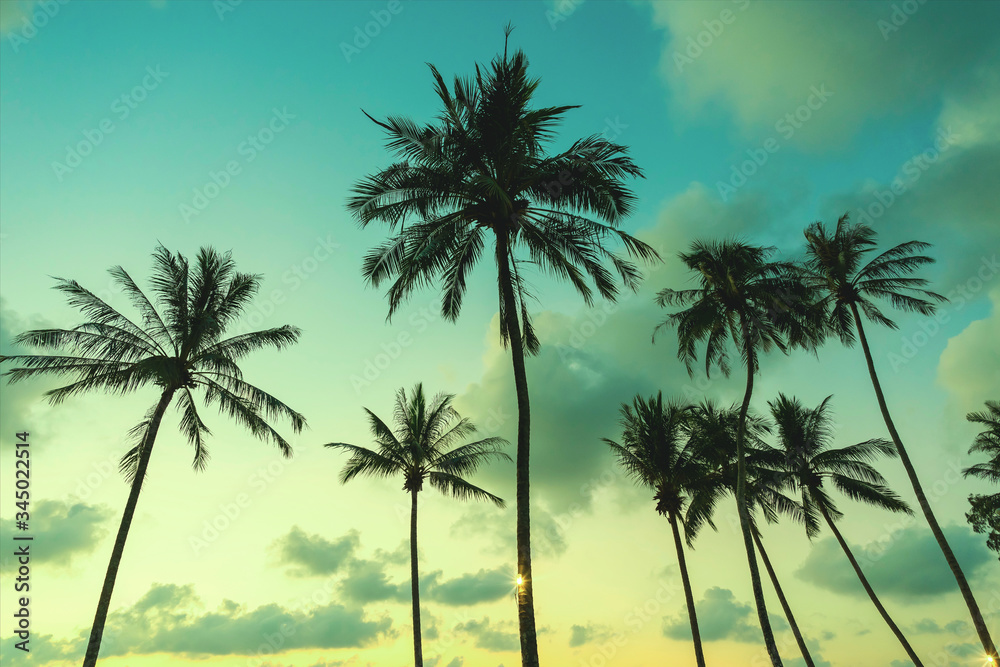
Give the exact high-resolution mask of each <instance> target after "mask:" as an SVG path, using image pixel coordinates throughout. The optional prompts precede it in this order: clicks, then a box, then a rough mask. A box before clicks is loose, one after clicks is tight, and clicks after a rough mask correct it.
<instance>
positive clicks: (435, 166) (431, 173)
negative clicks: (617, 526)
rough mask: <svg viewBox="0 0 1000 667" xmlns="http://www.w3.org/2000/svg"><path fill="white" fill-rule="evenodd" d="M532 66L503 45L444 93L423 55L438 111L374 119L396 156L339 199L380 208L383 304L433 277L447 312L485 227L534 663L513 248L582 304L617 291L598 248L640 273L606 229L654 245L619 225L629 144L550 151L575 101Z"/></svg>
mask: <svg viewBox="0 0 1000 667" xmlns="http://www.w3.org/2000/svg"><path fill="white" fill-rule="evenodd" d="M509 32H510V29H509V28H508V34H509ZM527 67H528V60H527V58H526V57H525V55H524V53H522V52H521V51H517V52H516V53H514V54H513V55H510V56H508V54H507V52H506V47H505V49H504V55H503V57H502V58H500V57H497V58H495V59H494V60H493V62H492V65H491V67H490V68H488V69H485V68H484V70H480V69H479V68H478V67H477V70H476V76H475V77H474V78H469V79H463V78H456V79H455V84H454V92H453V93H452V92H451V91H449V89H448V86H447V84H446V83H445V81H444V79H443V78H442V76H441V75H440V74H439V73H438V71H437V69H435V68H434V67H433V66H431V74H432V75H433V78H434V84H435V85H434V89H435V92H436V93H437V95H438V97H439V98H440V103H441V106H442V111H441V114H440V116H439V117H438V119H437V120H436V121H434V122H433V123H431V124H427V125H418V124H417V123H416V122H414V121H412V120H410V119H408V118H402V117H395V116H391V117H389V118H388V119H387V120H386V121H384V122H383V121H378V120H375V119H372V120H373V121H374V122H375V123H377V124H378V125H379V126H380V127H381V128H383V129H384V130H385V131H386V133H387V135H388V137H389V141H388V144H387V147H388V149H389V150H390V151H392V152H393V153H395V154H396V155H397V156H398V157H399V158H400V161H398V162H396V163H394V164H392V165H390V166H389V167H386V168H385V169H383V170H381V171H379V172H377V173H375V174H373V175H370V176H368V177H366V178H364V179H363V180H362V181H360V182H359V183H358V184H357V185H355V186H354V190H353V192H354V196H353V197H352V198H351V199H350V200H349V202H348V208H349V210H350V211H351V212H352V213H353V214H354V216H355V218H356V219H357V221H358V223H359V224H360V225H361V226H362V227H365V226H367V225H368V224H369V223H372V222H380V223H383V224H385V225H386V226H388V228H389V230H390V231H391V232H393V236H391V237H390V238H389V240H387V241H386V242H384V243H383V244H381V245H379V246H378V247H376V248H374V249H372V250H371V251H370V252H369V253H368V254H367V255H366V257H365V260H364V266H363V274H364V277H365V278H366V280H367V281H368V282H369V283H371V284H372V285H373V286H376V287H377V286H379V285H381V284H383V283H384V282H386V281H389V280H390V279H391V280H392V285H391V287H390V288H389V290H388V294H387V296H388V301H389V317H390V318H391V317H392V315H393V313H395V312H396V310H397V309H398V308H399V306H400V305H401V304H402V303H404V302H405V300H406V299H407V298H408V297H409V296H410V295H411V293H412V292H413V291H414V290H416V289H417V288H419V287H423V286H425V285H429V284H431V283H433V282H434V281H435V280H440V281H441V286H442V292H443V298H442V304H441V309H442V314H443V316H444V317H445V318H446V319H448V320H452V321H454V320H456V319H457V318H458V315H459V312H460V310H461V307H462V300H463V297H464V295H465V291H466V280H467V278H468V276H469V273H470V271H471V270H472V268H473V267H474V266H475V264H476V263H477V261H478V260H479V259H480V258H481V257H482V255H483V253H484V251H486V243H487V241H488V240H489V239H490V237H492V239H493V242H494V248H493V256H494V259H495V262H496V270H497V286H498V292H499V312H500V338H501V341H502V343H503V344H504V345H509V346H510V349H511V358H512V362H513V370H514V385H515V388H516V392H517V489H516V505H517V571H518V576H519V577H520V580H521V581H522V585H521V586H520V588H519V593H518V596H517V604H518V623H519V628H520V642H521V659H522V663H523V665H524V666H525V667H537V665H538V647H537V639H536V635H535V613H534V592H533V591H534V588H533V579H532V573H531V541H530V538H531V535H530V513H529V495H530V484H529V473H528V471H529V465H528V459H529V453H530V443H529V435H530V407H529V405H530V404H529V399H528V379H527V375H526V373H525V359H524V356H525V350H527V352H528V353H536V352H537V351H538V349H539V341H538V339H537V338H536V336H535V333H534V330H533V328H532V325H531V318H530V317H529V315H528V310H527V299H528V297H529V293H528V291H527V286H526V282H525V276H524V274H523V273H522V268H521V267H522V266H523V265H524V261H523V260H521V259H518V256H519V254H523V253H519V250H521V251H523V252H526V254H527V258H528V259H529V260H530V262H531V263H533V264H535V265H537V266H538V267H539V268H541V269H542V270H544V271H547V272H549V273H551V274H552V275H554V276H556V277H558V278H562V279H565V280H568V281H569V282H570V283H571V284H572V285H573V287H574V288H576V290H577V291H578V292H579V293H580V295H581V296H582V297H583V299H584V301H585V303H586V304H587V305H591V304H592V303H593V300H594V294H593V290H592V289H591V287H590V285H589V284H588V282H592V283H593V285H594V286H595V287H596V288H597V292H598V293H599V294H600V295H601V296H602V297H604V298H605V299H608V300H612V301H613V300H614V299H615V298H616V296H617V295H618V293H619V290H618V286H617V284H616V279H615V277H614V275H613V274H612V272H611V271H609V270H608V268H607V267H606V266H605V264H604V262H605V260H606V261H609V262H610V263H611V264H612V265H613V267H614V269H615V271H616V272H617V273H618V275H619V276H620V278H621V281H622V283H623V284H624V286H625V287H627V288H629V289H631V290H636V289H638V286H639V280H640V274H639V271H638V269H637V268H636V267H635V265H634V264H633V263H632V262H630V261H628V260H627V259H624V258H622V257H619V256H618V255H616V254H614V253H612V252H611V251H609V250H608V249H607V248H606V243H607V241H608V239H609V238H616V239H618V240H619V241H621V242H622V243H623V244H624V246H625V248H626V250H627V251H628V253H629V254H630V255H631V256H635V257H640V258H642V259H645V260H654V259H659V256H658V255H657V254H656V252H655V251H654V250H653V249H652V248H650V247H649V246H648V245H646V244H644V243H642V242H641V241H638V240H637V239H634V238H632V237H631V236H629V235H628V234H626V233H625V232H623V231H621V230H620V229H619V228H618V227H619V226H620V225H621V223H622V221H623V220H624V218H625V217H626V216H627V215H628V214H629V213H630V212H631V210H632V206H633V203H634V200H635V197H634V196H633V195H632V193H631V192H630V191H629V190H628V189H627V188H626V187H625V185H624V180H625V179H626V178H627V177H638V176H641V174H642V172H641V171H640V169H639V168H638V167H637V166H636V165H635V164H633V162H632V160H631V159H629V157H628V156H627V149H626V148H625V147H624V146H621V145H618V144H615V143H612V142H610V141H607V140H605V139H603V138H601V137H600V136H596V135H595V136H591V137H587V138H585V139H580V140H578V141H576V142H575V143H573V145H572V146H571V147H570V148H569V149H568V150H566V151H564V152H562V153H557V154H554V155H549V154H547V153H546V148H547V144H548V143H549V142H550V141H551V140H552V138H553V134H554V130H555V127H556V125H557V124H558V123H559V122H560V121H561V119H562V116H563V114H564V113H565V112H566V111H568V110H570V109H573V108H575V107H572V106H559V107H545V108H540V109H532V108H530V106H529V105H530V103H531V98H532V96H533V95H534V92H535V90H536V89H537V87H538V84H539V81H538V80H537V79H531V78H529V77H528V73H527ZM369 118H370V116H369ZM601 220H603V221H605V222H601ZM605 223H606V224H605ZM588 278H589V280H588Z"/></svg>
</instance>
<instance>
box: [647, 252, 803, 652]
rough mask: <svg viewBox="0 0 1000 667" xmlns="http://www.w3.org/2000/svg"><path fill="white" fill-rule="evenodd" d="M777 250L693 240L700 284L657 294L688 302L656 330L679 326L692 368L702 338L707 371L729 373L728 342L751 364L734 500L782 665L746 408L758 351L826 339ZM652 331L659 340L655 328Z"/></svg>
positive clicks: (765, 622) (670, 301)
mask: <svg viewBox="0 0 1000 667" xmlns="http://www.w3.org/2000/svg"><path fill="white" fill-rule="evenodd" d="M773 252H774V248H762V247H759V246H753V245H749V244H747V243H744V242H743V241H740V240H726V241H722V242H704V241H696V242H695V243H693V244H692V246H691V250H690V251H689V252H687V253H681V255H680V258H681V260H682V261H683V262H684V264H686V265H687V267H688V268H689V269H690V270H691V271H692V272H694V273H695V274H696V276H697V279H698V281H699V286H698V288H697V289H687V290H672V289H664V290H661V291H660V292H659V293H658V294H657V297H656V301H657V303H658V304H659V305H660V306H662V307H667V306H688V308H686V309H685V310H681V311H679V312H676V313H672V314H670V315H668V316H667V318H666V320H665V321H664V322H663V323H661V324H660V325H659V326H658V327H657V328H656V331H659V330H660V329H661V328H664V327H670V326H673V327H676V328H677V339H678V352H677V354H678V356H679V357H680V358H681V359H683V360H684V363H685V365H686V366H687V369H688V373H689V374H691V373H693V366H692V364H693V363H694V362H695V361H696V360H697V358H698V353H697V348H698V345H699V344H701V343H705V373H706V374H710V372H711V369H712V367H713V366H717V367H718V368H719V370H721V371H722V373H723V374H725V375H729V371H730V366H729V353H728V351H727V349H726V348H727V342H728V341H730V340H731V341H732V343H733V345H734V346H735V347H736V349H737V351H738V353H739V355H740V357H741V358H742V360H743V363H744V364H745V365H746V369H747V382H746V391H745V392H744V395H743V403H742V405H741V406H740V417H739V423H738V427H737V431H736V456H737V486H736V505H737V508H738V511H739V517H740V529H741V531H742V532H743V542H744V548H745V549H746V553H747V561H748V563H749V566H750V580H751V583H752V585H753V594H754V602H755V603H756V606H757V618H758V620H759V621H760V627H761V631H762V633H763V635H764V644H765V646H766V647H767V653H768V656H769V657H770V658H771V662H772V664H773V665H774V667H779V666H780V665H781V657H780V656H779V655H778V647H777V645H776V644H775V642H774V633H773V632H772V631H771V622H770V620H769V619H768V616H767V608H766V606H765V604H764V591H763V589H762V587H761V583H760V572H759V570H758V569H757V558H756V556H755V552H754V544H753V535H752V530H751V528H750V516H749V513H748V510H747V501H746V460H745V453H744V439H745V436H746V421H747V411H748V410H749V408H750V398H751V396H752V394H753V378H754V375H755V374H756V373H757V369H758V363H757V357H758V355H759V354H760V353H762V352H768V351H770V350H771V349H772V348H777V349H778V350H781V351H782V352H785V351H787V349H788V348H789V347H792V346H802V347H806V348H812V349H814V348H815V346H816V345H817V344H818V343H819V341H820V339H821V337H822V328H821V327H820V326H819V323H818V322H816V321H814V320H815V318H814V317H812V313H813V310H812V309H811V308H810V306H809V302H810V298H811V295H810V293H809V290H808V289H807V287H806V286H805V285H804V284H803V283H802V282H801V281H800V280H799V279H798V278H797V276H796V272H795V267H794V265H792V264H790V263H788V262H771V261H768V260H769V258H770V256H771V254H772V253H773ZM653 335H654V339H655V335H656V332H655V331H654V334H653Z"/></svg>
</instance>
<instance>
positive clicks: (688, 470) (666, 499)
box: [602, 393, 707, 667]
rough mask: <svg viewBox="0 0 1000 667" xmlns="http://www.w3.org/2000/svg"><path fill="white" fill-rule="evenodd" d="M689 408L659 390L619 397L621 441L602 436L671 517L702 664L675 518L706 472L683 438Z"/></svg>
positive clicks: (701, 665)
mask: <svg viewBox="0 0 1000 667" xmlns="http://www.w3.org/2000/svg"><path fill="white" fill-rule="evenodd" d="M690 412H691V407H690V406H686V405H682V404H680V403H668V404H667V405H665V406H664V404H663V396H662V394H660V393H657V395H656V397H655V398H650V399H649V400H648V401H647V400H644V399H643V398H642V397H641V396H636V397H635V399H634V400H633V402H632V405H629V404H628V403H623V404H622V406H621V420H620V423H621V426H622V444H618V443H617V442H615V441H614V440H609V439H607V438H602V440H603V441H604V442H605V443H607V444H608V446H609V447H611V450H612V452H614V454H615V456H616V457H617V459H618V463H619V465H621V466H622V467H623V468H624V469H625V471H626V473H627V474H628V476H629V477H631V478H632V479H634V480H635V481H636V482H638V483H639V484H642V485H643V486H646V487H649V488H650V489H652V490H653V491H654V492H655V495H654V496H653V500H655V501H656V511H657V512H658V513H659V514H661V515H662V516H665V517H667V520H669V521H670V529H671V531H672V532H673V535H674V549H675V550H676V551H677V562H678V565H679V566H680V570H681V581H682V583H683V584H684V598H685V600H686V601H687V608H688V618H689V619H690V621H691V636H692V638H693V639H694V655H695V660H696V661H697V663H698V666H699V667H705V655H704V653H703V652H702V648H701V634H700V633H699V631H698V617H697V614H696V613H695V607H694V596H693V594H692V592H691V581H690V579H689V578H688V571H687V562H686V561H685V559H684V545H683V543H682V542H681V534H680V530H679V528H678V522H683V521H684V507H685V505H686V504H687V502H688V500H689V498H690V496H691V494H693V493H694V492H695V491H696V490H697V488H698V486H699V485H700V484H701V483H702V482H703V481H704V480H705V479H706V476H707V475H706V470H705V466H704V464H703V463H702V462H701V460H700V459H699V458H698V457H697V456H696V455H695V453H694V451H693V449H692V447H691V444H692V443H691V441H689V440H688V438H687V430H688V426H687V422H688V419H689V416H690ZM685 532H687V529H686V528H685Z"/></svg>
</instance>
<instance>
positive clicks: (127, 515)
mask: <svg viewBox="0 0 1000 667" xmlns="http://www.w3.org/2000/svg"><path fill="white" fill-rule="evenodd" d="M174 391H175V390H174V389H172V388H168V389H165V390H164V391H163V394H161V395H160V402H159V403H157V404H156V410H154V411H153V418H152V420H151V421H150V423H149V428H148V429H147V430H146V436H145V438H144V439H143V442H142V447H141V449H140V450H139V464H138V466H137V467H136V470H135V479H133V480H132V489H131V490H130V491H129V494H128V500H127V501H126V502H125V512H124V513H123V514H122V522H121V524H120V525H119V526H118V535H117V536H115V546H114V548H112V549H111V561H110V562H109V563H108V571H107V573H106V574H105V575H104V586H103V588H101V597H100V598H99V599H98V601H97V613H96V614H95V615H94V625H93V627H92V628H91V629H90V641H88V642H87V652H86V654H85V655H84V658H83V667H94V665H96V664H97V656H98V655H99V654H100V652H101V638H102V637H103V636H104V624H105V623H106V622H107V620H108V610H109V609H110V608H111V594H112V593H113V592H114V590H115V579H116V578H117V577H118V565H119V564H120V563H121V561H122V554H123V553H124V552H125V540H127V539H128V531H129V528H130V527H131V525H132V517H134V516H135V507H136V505H137V504H138V502H139V492H140V491H141V490H142V482H143V480H144V479H145V478H146V468H148V467H149V456H150V454H151V453H152V452H153V442H154V441H155V440H156V432H157V431H158V430H159V429H160V422H161V421H162V420H163V413H164V412H166V410H167V406H168V405H169V404H170V399H172V398H173V396H174Z"/></svg>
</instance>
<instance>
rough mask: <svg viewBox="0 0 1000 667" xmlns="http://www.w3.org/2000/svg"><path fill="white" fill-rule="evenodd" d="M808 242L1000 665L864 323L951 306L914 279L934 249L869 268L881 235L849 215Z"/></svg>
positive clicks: (901, 252) (811, 232)
mask: <svg viewBox="0 0 1000 667" xmlns="http://www.w3.org/2000/svg"><path fill="white" fill-rule="evenodd" d="M805 237H806V260H805V267H804V268H805V274H806V276H807V279H808V281H809V282H810V283H811V284H812V285H813V286H814V287H815V288H816V289H817V290H818V291H820V292H822V293H823V294H824V295H825V296H824V297H823V299H822V303H823V305H824V306H825V308H826V310H827V318H826V319H827V324H828V326H829V328H830V330H832V331H833V332H835V333H836V334H837V335H838V336H839V337H840V340H841V342H842V343H843V344H844V345H846V346H848V347H851V346H853V345H854V343H855V340H860V341H861V349H862V350H863V351H864V354H865V361H866V362H867V364H868V374H869V375H870V376H871V381H872V386H873V387H874V388H875V398H876V400H877V401H878V407H879V410H880V411H881V412H882V419H883V420H885V425H886V428H887V429H888V430H889V437H890V438H891V439H892V442H893V444H894V445H895V446H896V450H897V451H898V452H899V459H900V461H901V462H902V464H903V468H905V470H906V475H907V477H909V479H910V484H911V485H912V486H913V492H914V494H915V495H916V497H917V504H918V505H919V506H920V511H921V512H923V515H924V518H925V519H926V520H927V524H928V525H929V526H930V528H931V532H932V533H933V534H934V539H936V540H937V543H938V546H939V547H940V548H941V552H942V553H943V554H944V557H945V560H946V561H947V562H948V566H949V567H950V568H951V571H952V573H953V574H954V576H955V580H956V581H957V582H958V588H959V590H961V592H962V596H963V597H964V598H965V604H966V605H967V606H968V608H969V614H970V615H971V617H972V622H973V625H974V626H975V628H976V632H977V633H978V634H979V639H980V641H981V642H982V645H983V648H984V649H985V650H986V653H987V655H989V656H991V657H992V658H993V660H994V661H1000V656H998V655H997V649H996V646H995V645H994V644H993V639H992V637H990V633H989V630H988V629H987V628H986V621H985V620H984V619H983V614H982V612H981V611H980V610H979V604H978V603H977V602H976V598H975V596H973V594H972V589H971V588H970V587H969V582H968V580H967V579H966V578H965V573H964V572H963V571H962V567H961V566H960V565H959V563H958V560H957V559H956V558H955V553H954V552H953V551H952V548H951V545H950V544H948V540H947V539H946V538H945V536H944V532H943V531H942V530H941V526H940V525H939V524H938V520H937V518H936V517H935V516H934V511H933V510H932V509H931V505H930V502H929V501H928V500H927V495H926V494H925V493H924V489H923V486H922V485H921V484H920V479H919V478H918V477H917V471H916V469H914V467H913V462H912V461H911V460H910V455H909V454H908V453H907V451H906V448H905V447H904V446H903V441H902V439H901V438H900V437H899V432H898V431H897V430H896V425H895V424H894V423H893V421H892V417H891V416H890V414H889V407H888V405H887V404H886V400H885V394H884V393H883V392H882V385H881V384H880V383H879V380H878V374H877V373H876V372H875V361H874V359H873V358H872V352H871V348H870V347H869V345H868V338H867V336H866V335H865V328H864V324H863V323H862V320H863V319H864V318H867V319H868V320H869V321H871V322H874V323H875V324H882V325H884V326H887V327H889V328H890V329H896V328H898V327H897V325H896V323H895V322H893V321H892V320H891V319H889V318H888V317H887V316H886V315H884V314H883V313H882V311H881V310H880V309H879V308H878V306H877V305H876V304H875V301H876V300H878V299H887V300H888V301H889V303H890V304H892V305H893V306H894V307H896V308H899V309H900V310H903V311H906V312H917V313H920V314H921V315H931V314H933V313H934V311H935V309H936V305H935V302H943V301H946V299H945V298H944V297H943V296H941V295H940V294H937V293H935V292H931V291H929V290H925V289H923V286H924V285H926V284H927V280H925V279H924V278H917V277H914V276H912V275H910V274H912V273H913V272H914V271H916V270H917V269H918V268H920V267H922V266H924V265H926V264H931V263H933V262H934V260H933V259H932V258H931V257H928V256H926V255H918V254H915V253H918V252H920V251H922V250H925V249H926V248H929V247H930V245H929V244H927V243H923V242H921V241H908V242H906V243H901V244H899V245H897V246H895V247H893V248H890V249H889V250H886V251H885V252H883V253H881V254H879V255H877V256H876V257H874V258H872V259H871V260H870V261H868V262H867V263H865V260H866V259H867V257H866V256H867V255H868V253H871V252H873V251H874V250H875V248H876V241H875V239H876V233H875V231H874V230H873V229H872V228H871V227H869V226H867V225H865V224H861V223H854V224H852V223H850V221H849V219H848V216H847V215H846V214H845V215H843V216H841V218H840V219H839V220H838V221H837V228H836V229H835V230H834V231H833V233H832V234H831V233H830V231H829V230H828V229H827V228H826V227H825V226H824V225H823V223H822V222H816V223H813V224H811V225H809V227H808V228H806V231H805ZM862 313H863V314H864V318H862ZM855 332H857V336H855Z"/></svg>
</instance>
